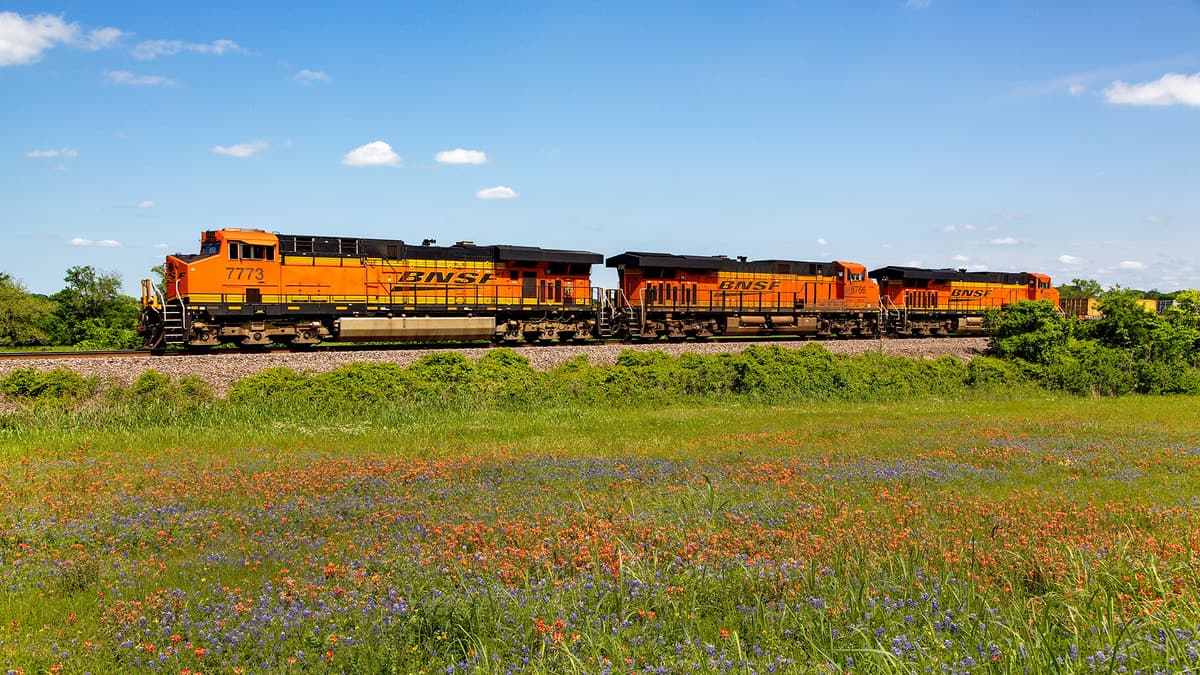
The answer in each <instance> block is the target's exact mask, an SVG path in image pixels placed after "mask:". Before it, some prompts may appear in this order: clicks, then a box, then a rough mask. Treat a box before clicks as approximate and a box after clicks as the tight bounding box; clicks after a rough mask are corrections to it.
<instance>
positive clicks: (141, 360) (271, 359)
mask: <svg viewBox="0 0 1200 675" xmlns="http://www.w3.org/2000/svg"><path fill="white" fill-rule="evenodd" d="M805 344H808V343H805V342H780V341H775V342H685V343H654V344H633V345H631V344H611V343H610V344H583V345H554V346H520V347H515V348H514V350H515V351H516V352H517V353H519V354H521V355H522V356H524V357H526V358H528V359H529V362H530V364H531V365H532V366H533V367H534V368H535V369H536V370H548V369H550V368H554V367H555V366H559V365H561V364H563V363H565V362H566V361H567V360H569V359H570V358H571V357H573V356H575V355H577V354H586V355H587V357H588V361H589V362H590V363H592V364H596V365H599V364H612V363H616V361H617V356H618V355H620V353H621V352H623V351H625V350H627V349H637V350H642V351H652V350H658V351H662V352H666V353H667V354H670V355H672V356H678V355H679V354H684V353H692V354H719V353H722V352H739V351H742V350H743V349H745V348H747V347H749V346H750V345H779V346H781V347H785V348H790V349H799V348H800V347H803V346H804V345H805ZM817 344H820V345H821V346H822V347H825V348H826V349H828V350H829V351H831V352H833V353H834V354H848V355H855V354H866V353H869V352H878V353H883V354H889V355H892V356H908V357H914V358H936V357H939V356H945V355H950V356H955V357H958V358H960V359H963V360H969V359H970V358H971V357H973V356H975V355H978V354H981V353H983V351H984V350H985V349H986V348H987V339H986V338H925V339H915V338H914V339H906V340H824V341H820V342H818V343H817ZM489 349H490V348H488V347H474V348H465V349H459V350H456V351H458V352H459V353H461V354H462V355H463V356H465V357H466V358H468V359H472V360H474V359H478V358H480V357H481V356H483V355H484V354H486V353H487V352H488V351H489ZM433 351H434V350H428V349H392V350H388V349H381V350H372V351H348V352H325V351H318V352H309V353H304V352H281V353H266V354H241V353H233V354H193V355H187V356H145V357H119V358H118V357H90V358H46V359H28V360H20V361H15V360H14V361H0V375H5V374H7V373H9V372H11V371H12V370H15V369H17V368H30V367H33V368H37V369H39V370H50V369H52V368H67V369H69V370H73V371H75V372H76V373H79V374H80V375H83V376H84V377H93V376H94V377H98V378H100V379H101V380H104V381H108V382H113V383H117V384H121V385H124V386H128V385H129V384H131V383H132V382H133V381H134V380H135V379H137V377H138V376H139V375H141V374H142V373H143V372H145V371H147V370H156V371H158V372H160V373H162V374H164V375H169V376H170V377H172V378H179V377H183V376H185V375H196V376H199V377H201V378H203V379H205V380H207V381H208V382H209V383H210V384H212V386H213V388H214V389H215V390H216V391H217V393H218V394H224V392H225V391H226V390H227V389H228V388H229V385H231V384H233V383H234V382H236V381H237V380H240V379H242V378H243V377H246V376H247V375H253V374H254V373H257V372H260V371H263V370H266V369H268V368H280V367H286V368H292V369H294V370H296V371H299V372H313V373H322V372H326V371H330V370H336V369H337V368H340V367H342V366H344V365H346V364H348V363H395V364H398V365H400V366H407V365H409V364H410V363H412V362H414V361H416V360H418V359H420V358H421V357H423V356H426V355H428V354H430V353H432V352H433ZM436 351H445V350H436Z"/></svg>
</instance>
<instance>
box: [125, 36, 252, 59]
mask: <svg viewBox="0 0 1200 675" xmlns="http://www.w3.org/2000/svg"><path fill="white" fill-rule="evenodd" d="M180 52H195V53H197V54H212V55H214V56H223V55H225V54H245V53H246V50H245V49H244V48H242V46H241V45H239V44H238V43H236V42H234V41H233V40H213V41H212V42H209V43H196V42H183V41H182V40H147V41H145V42H139V43H137V45H135V46H134V48H133V58H135V59H141V60H143V61H149V60H151V59H156V58H158V57H160V56H174V55H176V54H178V53H180Z"/></svg>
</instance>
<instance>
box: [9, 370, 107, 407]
mask: <svg viewBox="0 0 1200 675" xmlns="http://www.w3.org/2000/svg"><path fill="white" fill-rule="evenodd" d="M95 390H96V381H95V380H94V379H85V378H83V377H81V376H80V375H78V374H77V373H74V372H72V371H70V370H67V369H65V368H55V369H53V370H46V371H40V370H38V369H36V368H21V369H18V370H14V371H12V372H11V373H9V374H8V375H6V376H4V377H3V378H0V391H3V392H4V395H5V396H7V397H8V398H10V399H13V400H16V401H21V402H27V403H52V404H58V403H71V402H75V401H78V400H80V399H82V398H84V397H86V396H88V395H90V394H92V393H93V392H94V391H95Z"/></svg>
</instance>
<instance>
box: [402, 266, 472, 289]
mask: <svg viewBox="0 0 1200 675" xmlns="http://www.w3.org/2000/svg"><path fill="white" fill-rule="evenodd" d="M491 279H492V275H491V273H490V272H453V271H450V272H420V271H417V270H409V271H407V272H405V273H403V274H401V275H400V276H398V277H396V283H400V284H456V285H460V286H467V285H470V284H486V283H487V282H488V281H491Z"/></svg>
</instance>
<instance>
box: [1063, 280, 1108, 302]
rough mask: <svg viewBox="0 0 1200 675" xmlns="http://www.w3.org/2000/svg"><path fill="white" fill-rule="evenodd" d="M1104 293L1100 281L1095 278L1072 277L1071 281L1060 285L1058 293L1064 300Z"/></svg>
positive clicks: (1096, 296) (1096, 295)
mask: <svg viewBox="0 0 1200 675" xmlns="http://www.w3.org/2000/svg"><path fill="white" fill-rule="evenodd" d="M1103 293H1104V289H1103V288H1101V286H1100V282H1099V281H1096V280H1095V279H1072V280H1071V283H1069V284H1063V285H1061V286H1059V287H1058V295H1059V297H1061V298H1063V299H1064V300H1073V299H1076V298H1098V297H1100V296H1101V294H1103Z"/></svg>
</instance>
